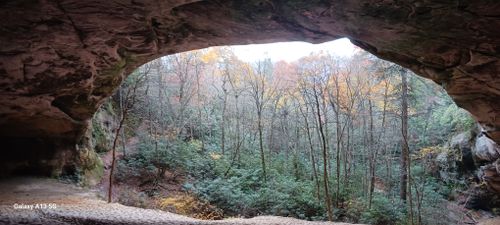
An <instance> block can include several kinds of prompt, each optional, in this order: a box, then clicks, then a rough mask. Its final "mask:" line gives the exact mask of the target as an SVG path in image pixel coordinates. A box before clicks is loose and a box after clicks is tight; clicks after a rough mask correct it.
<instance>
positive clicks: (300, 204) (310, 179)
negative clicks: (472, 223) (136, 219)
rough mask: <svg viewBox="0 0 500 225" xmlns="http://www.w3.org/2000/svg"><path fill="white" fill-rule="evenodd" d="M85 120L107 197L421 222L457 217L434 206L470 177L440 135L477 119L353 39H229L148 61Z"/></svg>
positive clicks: (234, 211) (187, 210)
mask: <svg viewBox="0 0 500 225" xmlns="http://www.w3.org/2000/svg"><path fill="white" fill-rule="evenodd" d="M92 123H93V126H92V127H93V128H92V135H93V139H95V145H96V150H97V151H98V152H99V153H100V154H101V157H102V158H103V161H104V163H105V165H106V171H105V175H106V176H105V179H104V181H102V182H101V188H102V191H103V195H105V196H106V198H107V199H108V201H110V202H111V201H113V202H115V201H116V202H120V203H122V204H126V205H132V206H139V207H146V208H159V209H162V210H166V211H173V212H176V213H180V214H185V215H189V216H192V217H196V218H203V219H222V218H227V217H253V216H257V215H277V216H287V217H295V218H299V219H306V220H325V221H344V222H355V223H367V224H418V225H420V224H456V223H457V221H459V220H461V219H463V218H460V217H459V216H450V213H449V212H448V211H447V210H442V209H444V208H447V207H449V205H450V204H455V203H453V202H454V201H455V200H456V199H458V198H459V197H460V190H464V189H465V188H466V186H467V184H468V183H467V182H470V181H467V180H466V179H465V178H464V177H462V176H460V174H459V172H457V170H458V169H457V165H456V163H455V164H453V163H454V162H455V161H457V160H455V158H457V157H462V156H461V155H460V154H458V155H457V154H455V153H456V152H454V151H453V150H452V149H451V147H450V146H451V144H450V140H451V139H452V137H454V136H455V135H457V134H460V133H467V132H470V131H471V130H474V129H477V128H476V125H475V122H474V120H473V119H472V118H471V116H470V115H469V114H468V113H467V112H466V111H465V110H462V109H461V108H459V107H458V106H457V105H455V104H454V102H453V101H452V100H451V98H450V97H449V96H448V95H447V93H446V92H445V91H444V90H443V89H442V87H440V86H439V85H437V84H436V83H434V82H432V81H430V80H427V79H425V78H422V77H419V76H416V75H414V74H413V73H412V72H411V71H410V70H407V69H405V68H403V67H400V66H398V65H396V64H393V63H390V62H387V61H384V60H381V59H378V58H376V57H375V56H372V55H370V54H369V53H367V52H364V51H362V50H358V51H357V52H356V53H355V54H354V55H353V56H351V57H339V56H336V55H334V54H331V53H328V52H316V53H312V54H310V55H309V56H306V57H303V58H300V59H299V60H297V61H294V62H285V61H277V62H275V61H272V60H271V59H268V58H265V57H264V58H262V60H259V61H256V62H246V61H243V60H241V59H239V58H238V57H237V56H236V54H234V52H233V51H232V49H231V47H212V48H208V49H202V50H196V51H190V52H184V53H180V54H175V55H170V56H166V57H163V58H159V59H156V60H154V61H151V62H149V63H147V64H144V65H143V66H141V67H140V68H139V69H137V70H136V71H134V72H133V73H132V74H131V75H130V76H128V78H127V79H126V80H125V81H124V83H123V85H122V86H121V87H120V88H119V89H118V90H117V91H116V94H115V95H114V96H113V97H112V98H111V99H109V100H107V102H106V103H104V104H103V106H102V107H101V109H100V110H99V112H98V113H97V114H96V115H95V116H94V119H93V121H92ZM450 162H453V163H450ZM443 165H447V166H443ZM104 193H105V194H104Z"/></svg>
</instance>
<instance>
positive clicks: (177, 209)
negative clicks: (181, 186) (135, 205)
mask: <svg viewBox="0 0 500 225" xmlns="http://www.w3.org/2000/svg"><path fill="white" fill-rule="evenodd" d="M159 205H160V209H162V210H165V211H169V212H174V213H178V214H181V215H186V216H191V217H194V218H197V219H204V220H218V219H222V218H223V212H222V210H221V209H218V208H216V207H215V206H213V205H210V203H208V202H206V201H202V200H200V199H197V198H195V197H193V196H191V195H187V194H179V195H174V196H172V197H167V198H161V199H160V200H159Z"/></svg>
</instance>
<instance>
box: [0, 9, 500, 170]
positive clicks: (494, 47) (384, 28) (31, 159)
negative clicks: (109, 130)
mask: <svg viewBox="0 0 500 225" xmlns="http://www.w3.org/2000/svg"><path fill="white" fill-rule="evenodd" d="M451 3H453V4H451ZM0 4H1V6H2V7H1V8H0V13H1V14H2V15H3V18H2V20H1V21H0V28H1V30H2V34H1V35H0V43H2V44H1V45H0V77H1V79H0V95H1V98H0V115H1V117H0V137H1V138H0V139H1V140H4V141H5V142H6V143H8V144H7V145H6V146H7V148H3V149H4V150H3V152H4V153H5V154H6V155H7V157H5V158H4V157H2V167H4V168H6V169H5V170H2V171H15V170H16V168H20V167H23V166H26V165H36V167H37V168H38V169H27V170H25V171H36V170H40V171H52V172H51V173H52V174H53V173H54V171H56V172H57V173H59V174H60V173H63V171H64V168H73V167H74V166H75V165H78V164H79V163H81V162H78V157H76V156H75V155H78V154H81V152H85V150H84V149H85V148H86V147H85V144H82V143H85V142H86V141H88V137H86V132H87V128H88V126H89V120H90V118H91V117H92V115H93V114H94V113H95V112H96V110H97V109H98V107H99V106H100V105H101V104H102V103H103V101H104V100H105V99H106V98H107V97H109V96H110V95H111V94H112V93H113V92H114V90H115V89H116V88H117V87H118V86H119V85H120V83H121V81H122V80H123V79H124V78H125V77H126V75H127V74H129V73H130V72H131V71H133V70H134V69H136V68H138V67H139V66H140V65H142V64H144V63H146V62H148V61H151V60H153V59H155V58H159V57H161V56H165V55H169V54H174V53H178V52H183V51H188V50H193V49H200V48H204V47H209V46H220V45H235V44H251V43H271V42H279V41H306V42H310V43H321V42H325V41H331V40H335V39H339V38H342V37H346V38H349V39H350V40H351V42H352V43H353V44H355V45H357V46H359V47H361V48H363V49H365V50H366V51H368V52H370V53H372V54H374V55H375V56H377V57H379V58H382V59H385V60H388V61H392V62H394V63H397V64H399V65H401V66H404V67H406V68H408V69H410V70H412V71H413V72H415V73H416V74H417V75H420V76H423V77H426V78H430V79H432V80H433V81H435V82H436V83H438V84H440V85H442V86H443V87H444V88H445V90H446V91H447V92H448V94H449V95H450V96H451V97H452V98H453V100H454V101H455V102H456V103H457V105H459V106H460V107H462V108H464V109H466V110H468V111H469V112H470V113H471V114H472V115H473V116H474V118H475V119H476V120H477V121H478V122H479V123H480V124H481V126H482V129H483V131H482V132H483V133H484V134H485V135H487V136H488V137H489V138H491V139H492V140H494V141H496V142H497V143H499V142H500V119H498V118H499V115H500V104H498V102H499V99H500V91H499V90H500V79H499V78H498V74H500V71H499V68H500V61H499V60H498V59H499V57H500V54H499V52H500V36H499V33H498V28H499V27H500V20H499V19H498V18H499V17H498V16H499V12H500V2H492V1H488V0H480V1H460V2H458V3H457V2H455V1H449V2H448V1H440V2H419V1H417V2H411V3H408V2H399V1H396V2H393V1H371V0H355V1H306V0H297V1H278V0H271V1H259V0H255V1H254V0H252V1H230V0H228V1H197V0H188V1H180V0H179V1H176V0H170V1H153V0H146V1H140V2H138V1H100V2H98V3H97V2H94V1H87V0H83V1H70V0H61V1H32V0H8V1H4V2H2V3H0ZM22 156H26V157H25V158H26V159H24V158H23V157H22ZM19 158H22V160H21V161H19V160H18V159H19ZM68 170H72V169H68ZM4 173H5V174H8V173H9V172H2V174H4Z"/></svg>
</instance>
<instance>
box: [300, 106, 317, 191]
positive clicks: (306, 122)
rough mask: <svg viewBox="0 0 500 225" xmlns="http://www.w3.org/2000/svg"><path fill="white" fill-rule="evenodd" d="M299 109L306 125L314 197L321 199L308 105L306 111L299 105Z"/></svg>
mask: <svg viewBox="0 0 500 225" xmlns="http://www.w3.org/2000/svg"><path fill="white" fill-rule="evenodd" d="M299 110H300V112H301V113H302V116H303V117H304V123H305V125H306V134H307V141H308V142H309V153H310V155H311V166H312V171H313V178H314V183H315V184H316V197H317V198H318V201H321V199H320V195H319V192H320V190H319V178H318V172H317V171H316V159H315V157H314V146H313V142H312V138H311V129H310V128H309V121H308V120H307V114H308V112H309V110H308V107H307V106H306V113H304V112H303V111H302V108H301V107H300V106H299Z"/></svg>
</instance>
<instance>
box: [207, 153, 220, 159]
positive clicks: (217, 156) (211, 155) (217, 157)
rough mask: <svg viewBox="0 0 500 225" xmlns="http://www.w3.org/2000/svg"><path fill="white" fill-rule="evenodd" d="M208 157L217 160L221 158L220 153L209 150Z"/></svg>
mask: <svg viewBox="0 0 500 225" xmlns="http://www.w3.org/2000/svg"><path fill="white" fill-rule="evenodd" d="M209 155H210V158H212V159H213V160H219V159H220V158H222V155H221V154H219V153H215V152H210V154H209Z"/></svg>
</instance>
